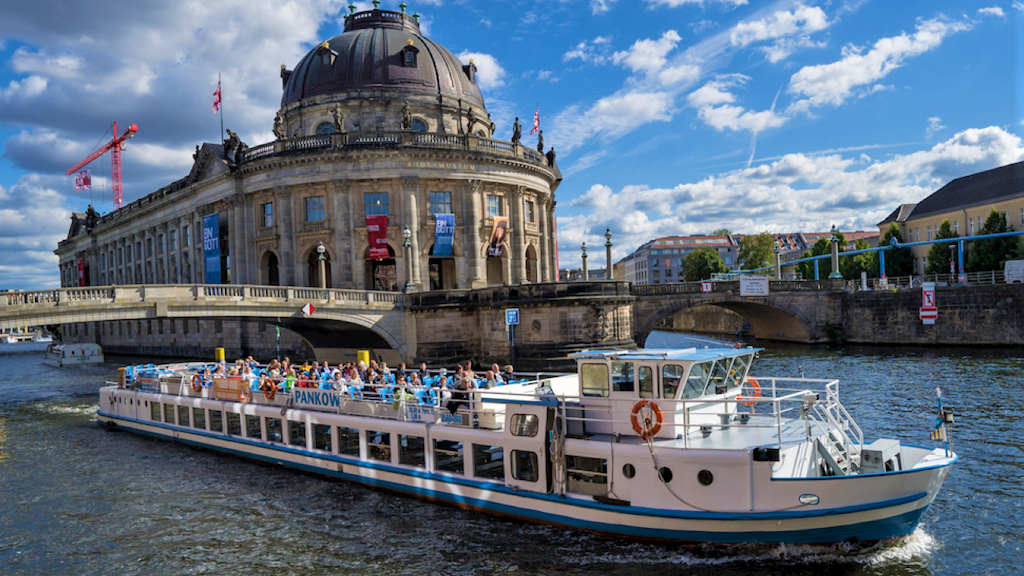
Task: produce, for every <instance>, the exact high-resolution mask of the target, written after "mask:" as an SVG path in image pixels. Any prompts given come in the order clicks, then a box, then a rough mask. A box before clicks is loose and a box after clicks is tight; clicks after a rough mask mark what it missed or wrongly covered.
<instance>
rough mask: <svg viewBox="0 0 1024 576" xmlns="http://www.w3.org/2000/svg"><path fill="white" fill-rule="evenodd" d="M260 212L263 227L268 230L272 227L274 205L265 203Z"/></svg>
mask: <svg viewBox="0 0 1024 576" xmlns="http://www.w3.org/2000/svg"><path fill="white" fill-rule="evenodd" d="M260 212H261V214H262V215H263V227H264V228H270V227H271V226H273V225H274V203H273V202H267V203H266V204H263V205H262V206H261V207H260Z"/></svg>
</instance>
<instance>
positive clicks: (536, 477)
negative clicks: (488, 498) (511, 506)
mask: <svg viewBox="0 0 1024 576" xmlns="http://www.w3.org/2000/svg"><path fill="white" fill-rule="evenodd" d="M553 417H554V408H551V407H548V406H544V405H541V404H509V405H507V406H506V407H505V431H504V433H503V440H504V444H505V446H504V452H505V484H507V485H508V486H513V487H516V488H520V489H522V490H531V491H533V492H543V493H547V492H550V490H551V478H550V474H549V473H548V430H550V429H551V422H552V420H553Z"/></svg>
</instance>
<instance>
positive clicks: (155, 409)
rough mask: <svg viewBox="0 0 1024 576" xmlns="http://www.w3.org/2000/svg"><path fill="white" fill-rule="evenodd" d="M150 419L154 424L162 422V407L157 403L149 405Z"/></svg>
mask: <svg viewBox="0 0 1024 576" xmlns="http://www.w3.org/2000/svg"><path fill="white" fill-rule="evenodd" d="M149 419H150V420H152V421H154V422H159V421H160V405H159V404H157V403H156V402H153V403H152V404H150V405H149Z"/></svg>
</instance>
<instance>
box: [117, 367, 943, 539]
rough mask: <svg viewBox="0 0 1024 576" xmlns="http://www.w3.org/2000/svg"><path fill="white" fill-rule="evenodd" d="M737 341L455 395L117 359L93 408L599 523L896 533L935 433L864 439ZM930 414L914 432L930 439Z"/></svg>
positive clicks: (458, 500)
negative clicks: (925, 427)
mask: <svg viewBox="0 0 1024 576" xmlns="http://www.w3.org/2000/svg"><path fill="white" fill-rule="evenodd" d="M757 352H758V350H757V349H753V348H740V349H734V348H726V349H706V348H705V349H693V348H691V349H685V350H650V349H648V350H633V351H611V350H609V351H585V352H581V353H577V354H574V355H573V356H572V357H573V358H574V359H575V361H576V363H577V369H578V370H577V372H578V373H577V374H575V375H538V376H533V377H526V378H524V379H522V380H520V381H518V382H511V383H506V384H504V385H501V386H497V387H493V388H488V389H482V390H474V391H471V392H470V393H468V395H467V396H468V397H466V398H463V400H462V401H460V399H459V392H457V391H455V393H454V395H453V397H452V399H449V400H447V402H445V399H446V398H447V396H448V394H446V393H444V391H443V390H442V391H441V393H440V400H439V394H438V390H439V388H438V387H437V386H436V384H437V382H433V383H434V384H435V387H433V388H429V389H424V390H420V389H406V390H405V391H404V392H403V391H400V390H397V389H396V388H395V387H394V386H388V387H385V388H381V389H379V390H377V391H371V390H370V389H368V388H359V387H356V386H335V388H330V387H327V386H325V387H326V388H328V389H317V388H295V389H294V390H292V391H291V392H289V393H284V392H280V393H276V394H274V393H272V392H271V391H269V390H268V393H266V394H265V393H263V392H259V391H257V390H253V389H252V388H253V386H254V384H250V383H249V382H247V381H245V380H240V379H236V378H214V379H212V380H213V381H212V382H206V381H205V380H204V378H203V376H201V374H202V373H203V371H204V369H205V368H207V367H208V366H210V365H209V364H201V363H194V364H181V365H169V366H159V367H158V366H153V365H149V366H148V367H128V368H127V369H123V370H122V372H121V375H120V377H119V379H120V381H119V382H110V383H108V385H107V386H105V387H103V388H102V389H101V391H100V400H99V409H98V412H97V417H98V419H99V421H100V422H101V423H103V424H106V425H107V426H108V427H110V428H114V429H125V430H129V431H132V432H137V433H141V434H145V435H148V436H153V437H157V438H163V439H168V440H174V441H178V442H183V443H186V444H189V445H193V446H198V447H203V448H208V449H212V450H217V451H220V452H224V453H228V454H234V455H239V456H243V457H247V458H251V459H254V460H258V461H262V462H266V463H270V464H274V465H280V466H285V467H288V468H293V469H296V470H301V471H304V472H312V473H316V474H320V475H323V476H328V477H332V478H338V479H343V480H349V481H354V482H359V483H361V484H365V485H367V486H371V487H375V488H383V489H388V490H393V491H397V492H402V493H406V494H410V495H413V496H418V497H422V498H426V499H429V500H434V501H439V502H445V503H450V504H453V505H456V506H460V507H463V508H469V509H474V510H480V511H485V512H490V513H495V514H500V515H505V516H512V517H517V518H521V519H525V520H529V521H534V522H540V523H544V524H551V525H556V526H563V527H568V528H575V529H580V530H587V531H592V532H598V533H603V534H608V535H612V536H615V537H627V538H636V539H651V540H664V541H673V542H701V543H811V544H813V543H821V544H828V543H836V542H873V541H878V540H883V539H888V538H893V537H900V536H906V535H908V534H910V533H911V532H913V531H914V529H915V527H916V526H917V524H918V522H919V521H920V519H921V516H922V514H924V513H925V511H926V510H927V509H928V506H929V504H931V502H932V501H933V500H934V498H935V496H936V493H937V492H938V490H939V487H940V486H941V485H942V482H943V481H944V480H945V478H946V475H947V474H948V473H949V471H950V469H951V468H952V466H953V464H954V463H955V462H956V460H957V456H956V455H955V454H954V453H952V452H951V451H950V450H949V445H948V443H947V444H945V445H944V446H942V447H926V446H914V445H908V444H903V443H901V442H900V441H899V440H897V439H878V440H874V441H873V442H871V443H865V440H864V438H863V434H862V432H861V429H860V428H859V427H858V426H857V424H856V422H855V421H854V419H853V418H852V417H851V415H850V413H849V412H848V411H847V409H846V408H845V407H844V406H843V404H842V403H840V400H839V382H838V381H837V380H814V379H803V378H801V379H788V378H775V377H761V376H757V377H751V376H749V375H748V372H749V370H750V366H751V364H752V363H753V362H754V360H755V358H756V355H757ZM437 379H438V378H437V377H431V378H430V380H432V381H433V380H437ZM339 387H340V388H343V389H340V390H339V389H336V388H339ZM268 396H270V397H269V398H268ZM396 396H397V398H396ZM452 402H457V403H458V404H457V405H454V406H453V405H452ZM442 404H447V405H446V406H445V405H442ZM940 413H941V412H940ZM947 416H948V417H949V419H950V420H951V416H952V415H951V414H947ZM922 417H925V415H923V414H922ZM942 421H943V419H942V418H940V419H939V422H940V423H941V422H942ZM938 426H939V428H938V429H937V430H936V434H933V438H937V437H938V436H937V434H938V432H940V431H941V432H942V433H945V430H946V428H945V426H946V425H945V424H939V425H938Z"/></svg>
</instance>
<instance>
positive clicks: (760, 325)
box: [633, 295, 819, 346]
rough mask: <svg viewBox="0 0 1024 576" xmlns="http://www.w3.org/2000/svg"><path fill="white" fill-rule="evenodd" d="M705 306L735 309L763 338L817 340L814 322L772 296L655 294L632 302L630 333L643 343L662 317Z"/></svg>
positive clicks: (804, 341)
mask: <svg viewBox="0 0 1024 576" xmlns="http://www.w3.org/2000/svg"><path fill="white" fill-rule="evenodd" d="M704 306H715V307H719V308H724V309H726V310H729V311H731V312H735V313H736V314H739V315H740V316H742V317H743V319H744V320H746V321H747V322H750V328H751V332H752V333H753V334H754V335H755V336H756V337H757V338H761V339H765V340H782V341H790V342H803V343H811V342H816V341H818V339H819V338H818V337H817V335H816V330H815V322H814V320H813V319H811V318H808V317H807V316H806V315H804V314H803V313H802V311H801V310H798V309H794V308H792V307H790V306H787V305H785V303H782V302H777V301H775V300H773V299H770V298H769V299H756V300H755V299H746V298H735V297H730V296H727V295H721V296H713V297H698V298H693V297H689V298H688V297H685V296H677V297H675V298H671V297H665V296H662V297H658V298H656V299H651V300H648V299H647V298H645V299H644V300H641V301H638V302H637V304H636V305H635V306H634V316H633V322H634V326H635V327H636V329H635V334H634V336H633V339H634V341H636V343H637V345H638V346H644V344H645V343H646V341H647V337H648V336H650V335H651V332H652V331H653V330H654V329H655V328H656V327H657V326H658V324H660V323H661V322H662V321H663V320H665V319H667V318H669V317H671V316H673V315H674V314H676V313H678V312H681V311H684V310H691V309H695V308H700V307H704Z"/></svg>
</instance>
